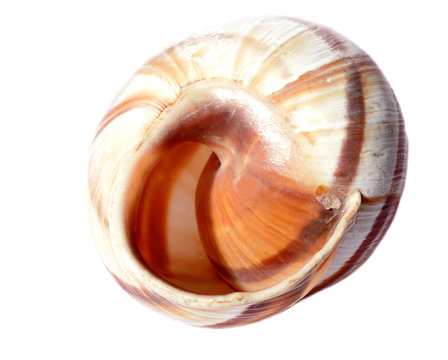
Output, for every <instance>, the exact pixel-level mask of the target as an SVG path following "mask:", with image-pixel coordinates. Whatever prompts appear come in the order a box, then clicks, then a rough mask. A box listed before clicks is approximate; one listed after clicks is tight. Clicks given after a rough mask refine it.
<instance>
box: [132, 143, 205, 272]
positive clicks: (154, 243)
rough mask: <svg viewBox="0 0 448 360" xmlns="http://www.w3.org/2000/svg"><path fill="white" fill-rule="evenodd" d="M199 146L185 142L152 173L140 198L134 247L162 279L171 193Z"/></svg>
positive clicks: (165, 268) (165, 267) (166, 260)
mask: <svg viewBox="0 0 448 360" xmlns="http://www.w3.org/2000/svg"><path fill="white" fill-rule="evenodd" d="M199 146H200V144H198V143H184V145H183V146H182V147H181V148H177V149H176V148H175V149H173V150H172V151H171V152H170V153H169V154H168V156H166V157H165V158H163V159H162V160H161V161H160V162H159V163H158V164H157V166H156V167H155V168H154V170H153V171H152V172H151V174H150V176H149V178H148V179H147V181H146V185H145V187H144V189H143V192H142V195H141V200H140V204H139V210H138V215H137V220H136V226H135V229H134V247H135V248H136V250H137V251H138V252H139V253H140V254H141V256H142V258H143V259H144V261H145V263H146V264H147V265H148V266H149V267H150V268H151V269H152V270H153V271H154V272H156V273H157V274H159V275H160V276H162V277H164V276H169V275H170V270H169V254H168V249H167V234H166V228H167V220H168V213H169V202H170V198H171V193H172V190H173V187H174V186H175V184H176V182H177V181H178V178H179V176H180V175H181V172H182V170H183V169H184V166H185V164H186V163H187V162H188V161H189V160H190V158H191V157H192V156H193V155H194V154H195V153H196V152H197V150H198V148H199ZM174 159H175V160H174Z"/></svg>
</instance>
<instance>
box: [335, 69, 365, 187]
mask: <svg viewBox="0 0 448 360" xmlns="http://www.w3.org/2000/svg"><path fill="white" fill-rule="evenodd" d="M362 87H363V84H362V79H361V75H360V72H359V70H358V66H357V65H354V64H353V67H350V68H349V69H348V82H347V114H348V125H347V136H346V138H345V140H344V143H343V145H342V150H341V153H340V157H339V163H338V165H337V168H336V171H335V173H334V177H335V179H334V183H335V184H336V185H340V184H343V186H344V188H345V189H346V190H348V188H349V186H350V185H351V184H352V182H353V180H354V179H355V178H356V174H357V170H358V165H359V161H360V159H361V151H362V145H363V142H364V126H365V123H366V120H365V109H364V94H363V90H362Z"/></svg>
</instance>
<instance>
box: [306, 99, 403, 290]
mask: <svg viewBox="0 0 448 360" xmlns="http://www.w3.org/2000/svg"><path fill="white" fill-rule="evenodd" d="M395 102H396V104H397V107H398V102H397V101H396V99H395ZM397 111H398V119H399V120H398V121H399V122H398V129H399V130H398V132H399V134H398V145H397V160H396V164H395V170H394V176H393V180H392V184H391V187H390V191H389V195H388V196H387V197H386V200H385V202H384V205H383V206H382V208H381V210H380V213H379V214H378V216H377V217H376V219H375V222H374V225H373V226H372V229H371V230H370V232H369V234H368V235H367V237H366V238H365V240H364V241H363V242H362V244H361V245H360V246H359V248H358V249H357V251H356V252H355V253H354V254H353V255H352V256H351V257H350V259H349V260H347V261H346V262H345V264H344V265H343V266H342V267H341V268H340V269H339V270H338V271H337V272H336V273H334V274H333V275H332V276H330V277H329V278H328V279H326V280H325V281H323V282H322V283H321V284H319V285H318V286H316V287H315V288H314V289H313V290H312V291H310V293H309V294H308V295H313V294H315V293H317V292H318V291H320V290H322V289H324V288H326V287H328V286H331V285H334V284H335V283H337V282H339V281H341V280H342V279H344V278H346V277H347V276H349V275H350V274H352V273H353V272H354V271H355V270H356V269H357V268H358V267H360V266H361V265H362V264H363V263H364V262H365V261H366V260H367V259H368V258H369V257H370V255H371V254H372V253H373V251H374V250H375V248H376V247H377V246H378V244H379V239H380V238H381V237H382V236H383V235H384V234H385V232H386V231H387V230H388V228H389V227H390V225H391V223H392V220H393V219H394V217H395V214H396V211H397V209H398V204H399V202H400V198H401V194H402V191H403V187H404V182H405V177H406V164H407V139H406V134H405V129H404V120H403V116H402V113H401V110H400V108H399V107H398V108H397Z"/></svg>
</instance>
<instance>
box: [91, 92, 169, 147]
mask: <svg viewBox="0 0 448 360" xmlns="http://www.w3.org/2000/svg"><path fill="white" fill-rule="evenodd" d="M167 106H168V104H162V103H161V102H160V99H159V98H157V97H155V96H148V95H146V96H134V97H132V98H131V99H129V100H126V101H124V102H122V103H120V104H118V105H117V106H115V107H114V108H112V109H111V110H110V111H109V112H108V113H107V114H106V115H105V116H104V118H103V121H101V123H100V124H99V125H98V128H97V131H96V134H95V137H94V141H95V139H96V138H97V137H98V135H99V134H100V133H101V132H102V131H103V130H104V128H106V126H108V125H109V124H110V123H111V122H112V121H114V120H115V119H116V118H118V117H119V116H120V115H123V114H124V113H126V112H128V111H129V110H132V109H137V108H151V109H157V111H159V113H161V112H162V111H163V110H164V109H165V108H166V107H167Z"/></svg>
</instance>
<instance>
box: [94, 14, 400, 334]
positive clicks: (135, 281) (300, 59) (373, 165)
mask: <svg viewBox="0 0 448 360" xmlns="http://www.w3.org/2000/svg"><path fill="white" fill-rule="evenodd" d="M406 162H407V140H406V135H405V131H404V123H403V119H402V116H401V112H400V108H399V105H398V103H397V100H396V98H395V96H394V93H393V92H392V90H391V88H390V86H389V84H388V82H387V80H386V79H385V78H384V76H383V74H382V73H381V71H380V70H379V68H378V67H377V65H376V64H375V63H374V62H373V61H372V59H371V58H370V57H369V56H368V55H367V54H366V53H365V52H363V51H362V50H360V49H359V48H358V47H357V46H356V45H354V44H353V43H351V42H350V41H348V40H347V39H345V38H344V37H342V36H341V35H339V34H337V33H336V32H334V31H332V30H330V29H328V28H325V27H323V26H320V25H315V24H312V23H309V22H306V21H301V20H297V19H291V18H275V17H271V18H262V19H256V20H251V21H247V22H243V23H237V24H231V25H227V26H224V27H222V28H219V29H215V30H213V31H209V32H206V33H204V34H201V35H197V36H193V37H191V38H189V39H187V40H185V41H183V42H181V43H179V44H177V45H175V46H173V47H170V48H168V49H167V50H166V51H164V52H163V53H161V54H159V55H157V56H155V57H153V58H151V59H150V60H149V61H148V62H146V63H145V64H144V65H143V67H142V68H141V69H140V70H139V71H138V72H137V73H136V74H135V75H134V76H133V77H132V78H131V80H130V82H129V83H128V84H127V85H126V86H125V87H124V89H123V90H122V91H121V93H120V94H119V95H118V97H117V98H116V99H115V101H114V102H113V104H112V106H111V108H110V110H109V112H108V113H107V114H106V116H105V117H104V119H103V120H102V122H101V123H100V125H99V127H98V131H97V134H96V136H95V139H94V141H93V144H92V148H91V158H90V163H89V174H88V176H89V179H88V180H89V191H90V193H89V195H90V217H91V224H92V229H93V234H94V238H95V241H96V244H97V247H98V249H99V252H100V254H101V256H102V259H103V262H104V264H105V265H106V267H107V269H108V270H109V272H110V273H111V274H112V275H113V277H114V278H115V279H116V280H117V281H118V283H119V284H120V285H121V286H122V287H123V288H124V289H125V290H127V291H128V292H129V293H130V294H132V295H133V296H134V297H136V298H137V299H139V300H140V301H142V302H144V303H146V304H148V305H150V306H151V307H153V308H155V309H156V310H159V311H161V312H163V313H167V314H169V315H171V316H173V317H175V318H178V319H181V320H183V321H185V322H187V323H190V324H193V325H198V326H207V327H226V326H235V325H241V324H247V323H251V322H254V321H258V320H261V319H263V318H266V317H269V316H271V315H274V314H276V313H278V312H280V311H283V310H285V309H286V308H288V307H290V306H292V305H293V304H295V303H296V302H297V301H299V300H300V299H302V298H303V297H305V296H308V295H311V294H314V293H316V292H318V291H320V290H322V289H324V288H326V287H328V286H330V285H333V284H335V283H336V282H338V281H340V280H342V279H344V278H345V277H347V276H348V275H350V274H351V273H353V271H355V270H356V269H357V268H358V267H359V266H360V265H361V264H363V263H364V262H365V261H366V260H367V258H368V257H369V256H370V255H371V254H372V252H373V251H374V249H375V248H376V246H377V245H378V243H379V242H380V240H381V239H382V238H383V236H384V235H385V232H386V231H387V229H388V227H389V225H390V224H391V222H392V219H393V217H394V215H395V212H396V209H397V206H398V202H399V200H400V196H401V193H402V191H403V186H404V180H405V173H406Z"/></svg>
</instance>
